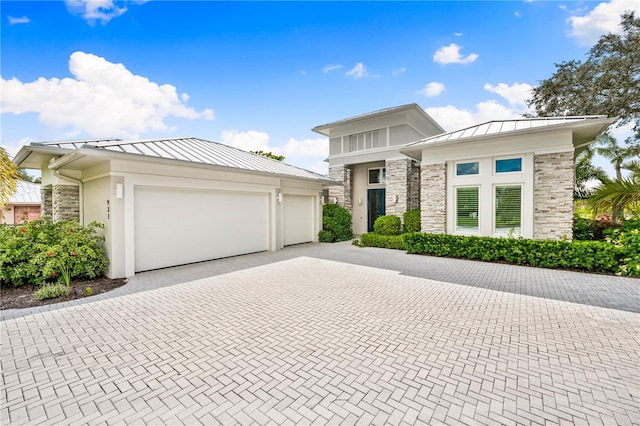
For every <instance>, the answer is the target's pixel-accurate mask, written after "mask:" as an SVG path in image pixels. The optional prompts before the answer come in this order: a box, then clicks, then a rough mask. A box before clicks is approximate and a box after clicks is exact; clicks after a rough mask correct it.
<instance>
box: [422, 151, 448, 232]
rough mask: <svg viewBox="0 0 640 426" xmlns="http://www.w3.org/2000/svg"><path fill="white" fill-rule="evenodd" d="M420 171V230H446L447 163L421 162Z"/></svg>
mask: <svg viewBox="0 0 640 426" xmlns="http://www.w3.org/2000/svg"><path fill="white" fill-rule="evenodd" d="M420 169H421V171H420V184H421V187H422V188H421V194H420V210H421V224H422V232H426V233H431V234H445V233H446V232H447V165H446V163H439V164H423V165H422V166H421V168H420Z"/></svg>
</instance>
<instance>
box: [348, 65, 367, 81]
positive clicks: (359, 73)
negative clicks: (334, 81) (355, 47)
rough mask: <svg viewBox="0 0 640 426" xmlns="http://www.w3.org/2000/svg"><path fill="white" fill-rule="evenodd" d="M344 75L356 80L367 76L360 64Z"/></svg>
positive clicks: (364, 68)
mask: <svg viewBox="0 0 640 426" xmlns="http://www.w3.org/2000/svg"><path fill="white" fill-rule="evenodd" d="M345 74H346V75H348V76H349V77H353V78H356V79H358V78H362V77H367V76H368V75H369V74H368V73H367V67H366V66H365V65H364V64H363V63H362V62H358V63H357V64H356V66H354V67H353V69H352V70H351V71H347V72H346V73H345Z"/></svg>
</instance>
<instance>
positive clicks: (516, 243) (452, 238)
mask: <svg viewBox="0 0 640 426" xmlns="http://www.w3.org/2000/svg"><path fill="white" fill-rule="evenodd" d="M638 233H639V234H640V231H638ZM636 237H637V238H638V240H637V245H635V246H634V245H633V244H634V242H635V241H636V240H635V238H636ZM621 238H622V239H621V240H620V243H619V244H620V245H621V246H622V247H624V248H621V246H618V245H616V244H611V243H608V242H604V241H564V240H558V241H556V240H528V239H524V238H515V239H514V238H491V237H475V236H461V235H446V234H423V233H412V234H405V235H404V240H405V245H406V249H407V251H408V252H409V253H413V254H427V255H432V256H443V257H456V258H466V259H475V260H483V261H505V262H508V263H513V264H516V265H529V266H537V267H542V268H569V269H579V270H586V271H593V272H609V273H610V272H614V273H619V274H622V275H631V272H629V270H630V269H634V268H636V266H635V263H634V262H635V260H637V261H638V263H640V259H639V258H638V257H637V255H638V254H637V253H638V247H640V235H630V236H626V235H625V236H624V237H621ZM625 250H626V251H625ZM634 253H635V256H636V257H633V255H634ZM625 258H629V259H631V260H630V261H629V262H627V263H621V261H623V259H625ZM634 259H635V260H634ZM625 264H626V265H629V266H627V268H623V267H622V266H624V265H625ZM639 273H640V270H639Z"/></svg>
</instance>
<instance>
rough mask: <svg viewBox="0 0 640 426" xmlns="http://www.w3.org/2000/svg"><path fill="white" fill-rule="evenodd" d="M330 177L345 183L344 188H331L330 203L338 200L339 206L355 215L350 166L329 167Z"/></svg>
mask: <svg viewBox="0 0 640 426" xmlns="http://www.w3.org/2000/svg"><path fill="white" fill-rule="evenodd" d="M329 177H330V178H331V179H334V180H337V181H339V182H342V183H343V186H330V187H329V199H328V200H327V202H328V203H333V199H334V198H335V199H336V200H337V204H339V205H341V206H342V207H344V208H345V209H347V210H349V213H351V214H353V205H352V201H351V168H349V166H336V167H329Z"/></svg>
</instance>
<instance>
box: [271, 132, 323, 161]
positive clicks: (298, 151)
mask: <svg viewBox="0 0 640 426" xmlns="http://www.w3.org/2000/svg"><path fill="white" fill-rule="evenodd" d="M274 149H276V150H277V151H278V152H279V154H280V155H284V156H285V157H286V158H287V159H288V158H289V157H323V158H324V157H327V156H328V155H329V141H328V140H327V138H315V139H310V138H307V139H303V140H298V139H296V138H289V141H288V142H287V144H286V145H285V146H284V147H282V148H274ZM285 161H286V159H285Z"/></svg>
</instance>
